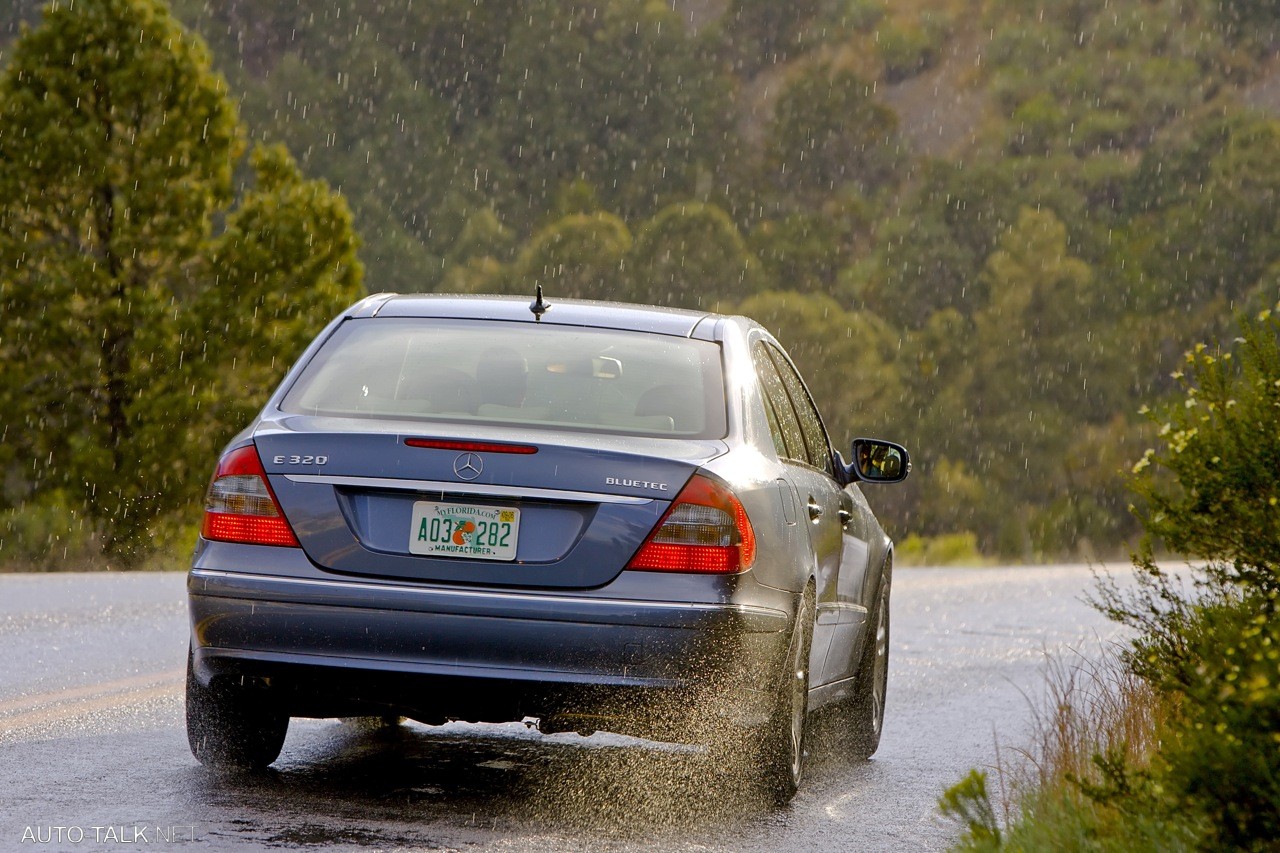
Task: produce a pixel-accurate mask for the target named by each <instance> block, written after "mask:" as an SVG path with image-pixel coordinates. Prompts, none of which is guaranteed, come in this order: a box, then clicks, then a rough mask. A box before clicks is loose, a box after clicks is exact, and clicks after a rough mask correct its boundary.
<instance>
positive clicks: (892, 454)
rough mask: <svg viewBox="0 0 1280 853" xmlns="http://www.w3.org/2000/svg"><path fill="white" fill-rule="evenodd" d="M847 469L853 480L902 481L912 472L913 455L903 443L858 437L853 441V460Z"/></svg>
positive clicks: (868, 481)
mask: <svg viewBox="0 0 1280 853" xmlns="http://www.w3.org/2000/svg"><path fill="white" fill-rule="evenodd" d="M845 471H846V472H847V473H848V477H849V480H851V481H852V480H861V481H862V482H864V483H901V482H902V481H903V480H905V479H907V475H908V474H910V473H911V455H910V454H908V453H907V449H906V448H905V447H903V446H902V445H901V444H894V443H893V442H891V441H880V440H878V439H874V438H857V439H854V441H853V461H852V462H851V463H849V465H848V466H847V467H846V468H845Z"/></svg>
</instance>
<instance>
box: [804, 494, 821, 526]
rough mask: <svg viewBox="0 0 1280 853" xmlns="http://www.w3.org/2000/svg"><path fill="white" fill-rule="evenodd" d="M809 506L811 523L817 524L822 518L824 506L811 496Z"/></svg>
mask: <svg viewBox="0 0 1280 853" xmlns="http://www.w3.org/2000/svg"><path fill="white" fill-rule="evenodd" d="M807 506H808V509H809V520H810V521H815V522H816V521H817V520H818V519H819V518H822V506H821V505H820V504H819V503H818V502H817V501H815V500H814V499H813V496H812V495H810V496H809V503H808V504H807Z"/></svg>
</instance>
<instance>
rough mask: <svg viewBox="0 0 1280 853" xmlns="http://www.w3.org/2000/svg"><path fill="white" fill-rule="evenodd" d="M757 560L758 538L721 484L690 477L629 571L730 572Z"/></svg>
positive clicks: (743, 568) (730, 494)
mask: <svg viewBox="0 0 1280 853" xmlns="http://www.w3.org/2000/svg"><path fill="white" fill-rule="evenodd" d="M755 558H756V535H755V531H754V530H752V528H751V521H750V519H748V518H747V512H746V510H744V509H743V508H742V504H741V503H740V502H739V501H738V499H737V498H736V497H735V496H734V494H733V492H732V491H730V490H729V487H728V486H726V485H725V484H723V483H721V482H720V481H719V480H713V479H712V478H711V477H708V476H706V475H703V474H694V475H693V477H692V478H690V480H689V482H688V483H686V484H685V487H684V488H683V489H681V490H680V494H678V495H676V499H675V500H674V501H672V503H671V508H670V509H668V510H667V513H666V515H664V516H663V517H662V521H660V522H659V523H658V526H657V527H656V528H655V529H654V531H653V533H651V534H650V535H649V538H648V539H647V540H645V543H644V545H642V546H641V547H640V550H639V551H637V552H636V555H635V556H634V557H632V558H631V562H630V563H628V564H627V568H628V569H639V570H642V571H651V572H697V573H705V574H733V573H736V572H744V571H746V570H747V569H749V568H751V564H752V563H754V562H755Z"/></svg>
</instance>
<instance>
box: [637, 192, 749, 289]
mask: <svg viewBox="0 0 1280 853" xmlns="http://www.w3.org/2000/svg"><path fill="white" fill-rule="evenodd" d="M628 267H629V270H628V272H629V278H630V280H631V287H630V294H629V296H630V298H632V299H635V300H637V301H639V302H656V303H658V304H661V305H682V306H689V307H696V306H699V305H701V306H704V307H705V306H709V305H710V304H711V303H712V302H713V301H715V300H717V299H733V298H735V297H741V295H743V294H744V293H746V292H748V291H750V290H752V289H753V288H752V280H751V276H752V272H753V270H752V266H751V263H750V259H749V256H748V253H747V248H746V245H745V243H744V242H743V240H742V235H741V234H739V233H738V229H737V226H735V225H734V224H733V220H732V219H730V218H729V215H728V214H727V213H725V212H724V211H723V210H721V209H720V208H718V207H716V206H715V205H711V204H702V203H699V202H689V203H681V204H673V205H670V206H668V207H665V208H663V209H662V210H660V211H658V213H657V215H656V216H654V217H653V218H652V219H651V220H649V221H648V222H646V223H645V224H644V225H643V226H642V227H641V228H640V233H639V235H638V236H637V238H636V242H635V246H634V247H633V248H632V250H631V255H630V257H629V258H628Z"/></svg>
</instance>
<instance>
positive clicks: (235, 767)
mask: <svg viewBox="0 0 1280 853" xmlns="http://www.w3.org/2000/svg"><path fill="white" fill-rule="evenodd" d="M288 730H289V717H288V715H287V714H285V713H284V712H283V711H281V710H280V709H278V708H276V707H274V706H273V705H272V704H271V701H270V697H269V695H268V694H267V692H266V691H265V690H245V689H243V688H239V687H232V686H230V685H216V684H214V685H210V686H209V687H205V686H203V685H201V684H200V682H199V681H198V680H197V679H196V677H195V673H194V672H193V671H192V665H191V655H190V654H188V655H187V742H188V743H189V744H190V745H191V754H192V755H194V756H195V757H196V760H197V761H199V762H200V763H201V764H203V765H205V766H206V767H209V768H211V769H213V770H219V771H233V772H234V771H252V770H261V769H262V768H264V767H266V766H267V765H268V764H270V763H271V762H273V761H275V760H276V759H277V758H279V757H280V748H281V747H282V746H284V737H285V734H286V733H287V732H288Z"/></svg>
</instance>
